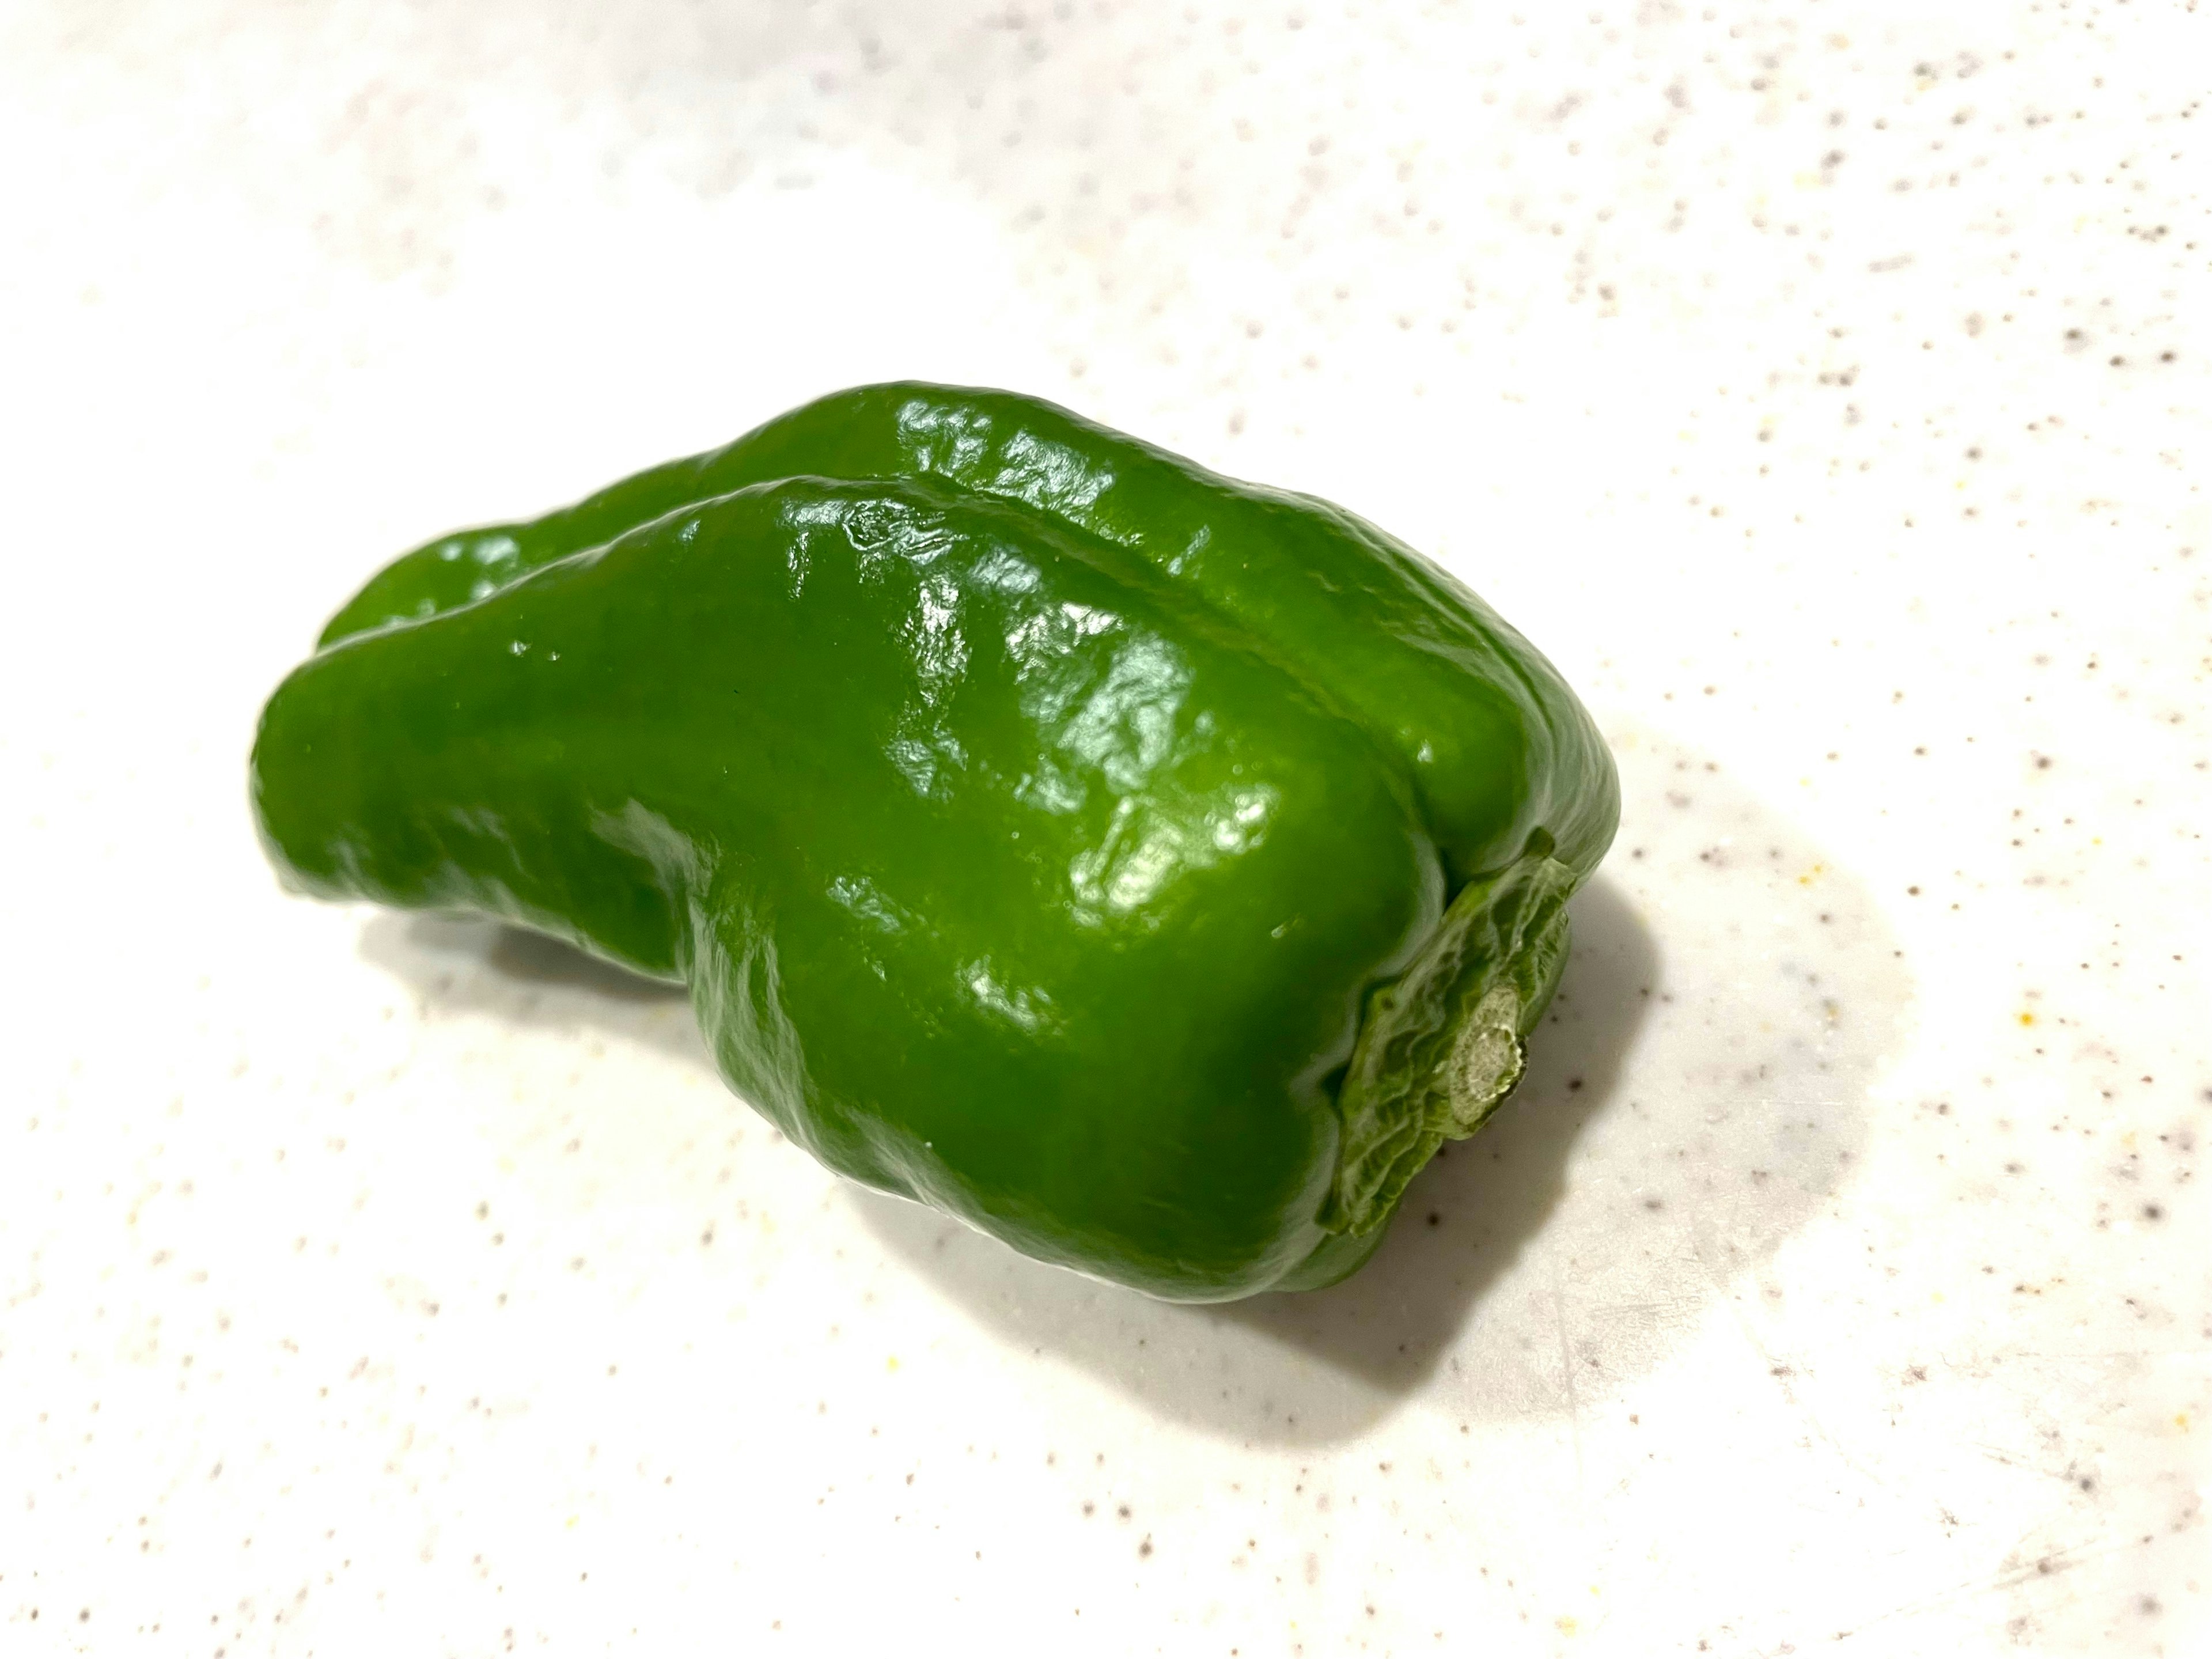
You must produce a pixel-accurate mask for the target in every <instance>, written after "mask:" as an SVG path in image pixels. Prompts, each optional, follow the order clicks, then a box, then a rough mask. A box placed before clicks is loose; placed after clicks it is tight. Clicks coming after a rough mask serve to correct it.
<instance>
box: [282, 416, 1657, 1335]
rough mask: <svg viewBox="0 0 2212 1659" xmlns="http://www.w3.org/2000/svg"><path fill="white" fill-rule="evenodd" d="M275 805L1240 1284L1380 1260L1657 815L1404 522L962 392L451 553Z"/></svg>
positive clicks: (1042, 1218) (948, 1187)
mask: <svg viewBox="0 0 2212 1659" xmlns="http://www.w3.org/2000/svg"><path fill="white" fill-rule="evenodd" d="M252 793H253V802H254V807H255V811H256V814H257V818H258V823H259V826H260V829H261V834H262V837H263V840H264V845H265V846H266V847H267V848H268V850H269V853H270V857H271V859H272V860H273V861H274V862H275V863H276V866H277V869H278V871H279V872H280V874H281V876H282V877H283V879H284V880H285V882H286V883H287V884H288V885H289V886H291V887H293V888H295V889H296V890H301V891H303V892H307V893H311V894H314V895H318V896H326V897H332V898H345V899H362V898H367V899H372V900H375V901H377V902H382V903H386V904H394V905H400V906H406V907H411V908H439V909H461V910H467V911H472V912H476V913H479V914H483V915H493V916H497V917H501V918H504V919H506V920H507V921H513V922H517V923H520V924H521V925H524V926H526V927H535V928H538V929H540V930H543V931H544V932H547V933H552V934H555V935H556V936H558V937H560V938H562V939H568V940H569V941H571V942H573V943H574V944H576V945H580V946H581V947H582V948H584V949H586V950H587V951H592V952H594V953H595V954H597V955H599V956H601V957H605V958H607V959H609V960H611V961H614V962H617V963H622V964H623V965H625V966H627V967H629V968H631V969H635V970H636V971H638V972H641V973H645V974H649V975H656V976H659V977H662V978H666V979H671V980H680V981H684V982H686V983H688V984H689V986H690V990H691V994H692V998H693V1002H694V1006H695V1007H696V1010H697V1012H698V1016H699V1019H700V1022H701V1025H702V1030H703V1031H704V1032H705V1034H706V1036H707V1038H708V1042H709V1044H710V1045H711V1047H712V1048H713V1050H714V1054H715V1057H716V1060H717V1062H718V1064H719V1066H720V1069H721V1071H722V1073H723V1074H724V1076H725V1077H726V1079H728V1081H729V1082H730V1084H731V1085H732V1087H733V1088H734V1089H735V1090H736V1091H738V1093H740V1094H741V1095H743V1096H744V1097H745V1098H746V1099H748V1100H749V1101H750V1102H751V1103H753V1104H754V1105H755V1106H756V1107H757V1108H758V1109H760V1110H762V1111H763V1113H765V1114H766V1115H769V1117H770V1118H772V1119H773V1120H774V1121H775V1122H776V1123H777V1124H778V1125H779V1126H780V1127H781V1128H782V1129H783V1130H784V1131H785V1133H787V1134H788V1135H789V1136H790V1137H791V1138H792V1139H793V1140H794V1141H796V1142H797V1143H799V1145H801V1146H805V1147H806V1148H807V1149H808V1150H809V1151H811V1152H813V1153H814V1155H815V1156H816V1157H817V1158H820V1159H821V1160H822V1161H823V1163H824V1164H828V1165H829V1166H830V1167H831V1168H833V1169H836V1170H840V1171H842V1172H843V1173H844V1174H847V1175H848V1176H852V1177H854V1179H856V1180H860V1181H863V1182H867V1183H868V1184H870V1185H872V1186H874V1187H878V1188H884V1189H885V1190H888V1191H891V1192H895V1193H898V1194H903V1195H905V1196H907V1197H910V1198H914V1199H916V1200H921V1201H922V1202H925V1203H928V1204H932V1205H934V1206H937V1207H939V1208H940V1209H942V1210H945V1211H946V1212H950V1213H951V1214H953V1215H957V1216H958V1217H960V1218H963V1219H964V1220H966V1221H968V1222H969V1223H971V1224H972V1225H975V1226H977V1227H979V1228H981V1229H982V1230H983V1231H987V1232H989V1233H992V1234H994V1235H995V1236H997V1237H1000V1238H1001V1239H1003V1240H1005V1241H1006V1242H1007V1243H1010V1244H1012V1245H1013V1246H1014V1247H1015V1248H1016V1249H1020V1250H1023V1251H1025V1252H1027V1253H1028V1254H1030V1255H1035V1256H1037V1257H1040V1258H1042V1259H1044V1260H1047V1261H1054V1262H1058V1263H1060V1264H1062V1265H1065V1266H1067V1267H1073V1268H1075V1269H1078V1270H1079V1271H1082V1272H1085V1273H1091V1274H1093V1275H1095V1276H1097V1277H1100V1278H1103V1279H1111V1280H1115V1281H1117V1282H1120V1283H1123V1284H1127V1285H1133V1286H1135V1287H1136V1288H1138V1289H1139V1290H1142V1291H1147V1292H1149V1293H1151V1294H1153V1295H1156V1296H1161V1297H1172V1298H1176V1299H1181V1300H1190V1301H1209V1300H1223V1299H1227V1298H1231V1297H1239V1296H1244V1295H1249V1294H1252V1293H1254V1292H1256V1291H1266V1290H1271V1289H1297V1288H1305V1287H1310V1286H1313V1285H1321V1284H1325V1283H1328V1282H1332V1281H1333V1280H1334V1279H1338V1278H1340V1277H1342V1276H1343V1275H1344V1274H1345V1273H1349V1272H1351V1271H1352V1269H1353V1268H1355V1267H1358V1265H1359V1264H1360V1262H1362V1261H1364V1260H1365V1259H1366V1257H1367V1256H1368V1255H1370V1254H1371V1252H1372V1250H1373V1249H1374V1247H1375V1245H1376V1243H1378V1242H1379V1241H1380V1239H1381V1237H1382V1236H1383V1230H1384V1227H1385V1225H1386V1224H1387V1222H1388V1219H1389V1214H1390V1212H1391V1211H1392V1209H1393V1208H1394V1207H1395V1205H1396V1202H1397V1200H1398V1198H1399V1196H1400V1194H1401V1193H1402V1192H1403V1190H1404V1188H1405V1186H1406V1183H1407V1182H1408V1181H1409V1180H1410V1179H1411V1178H1412V1177H1413V1175H1414V1174H1415V1173H1417V1172H1418V1171H1419V1169H1420V1168H1421V1166H1422V1165H1423V1164H1425V1163H1426V1162H1427V1160H1428V1159H1429V1158H1430V1157H1431V1156H1432V1155H1433V1154H1434V1152H1435V1151H1436V1149H1437V1146H1439V1145H1441V1144H1442V1143H1443V1140H1444V1139H1449V1138H1454V1137H1457V1136H1462V1135H1465V1134H1469V1133H1473V1132H1474V1130H1475V1129H1476V1128H1477V1127H1480V1123H1481V1122H1482V1121H1483V1120H1484V1118H1485V1117H1486V1116H1487V1115H1488V1114H1489V1113H1490V1112H1491V1111H1492V1110H1493V1109H1495V1107H1496V1106H1497V1104H1498V1102H1499V1101H1500V1100H1502V1099H1503V1098H1504V1097H1505V1095H1506V1094H1507V1092H1508V1091H1510V1089H1511V1088H1512V1086H1513V1085H1514V1083H1515V1082H1516V1081H1517V1079H1518V1078H1519V1076H1520V1072H1521V1066H1522V1054H1523V1042H1524V1040H1525V1038H1526V1036H1527V1034H1528V1031H1529V1030H1531V1029H1532V1028H1533V1027H1534V1024H1535V1022H1536V1019H1537V1018H1538V1016H1539V1015H1540V1014H1541V1012H1542V1010H1543V1007H1544V1005H1545V1003H1546V1002H1547V1000H1548V999H1549V998H1550V996H1551V994H1552V991H1553V987H1554V985H1555V984H1556V981H1557V978H1558V975H1559V968H1560V965H1561V963H1562V962H1563V961H1564V957H1565V942H1566V916H1565V902H1566V900H1567V897H1568V896H1569V895H1570V894H1571V892H1572V891H1573V890H1574V889H1575V888H1576V886H1577V885H1578V884H1580V882H1581V881H1583V879H1584V878H1587V877H1588V875H1589V872H1591V870H1593V869H1594V868H1595V866H1596V864H1597V862H1598V860H1600V859H1601V857H1602V856H1603V854H1604V852H1605V848H1606V847H1607V843H1608V842H1610V840H1611V838H1612V836H1613V830H1614V827H1615V823H1616V821H1617V818H1618V814H1619V805H1618V789H1617V785H1616V783H1615V780H1614V775H1613V765H1612V762H1611V759H1610V757H1608V756H1607V752H1606V750H1605V746H1604V744H1603V742H1602V741H1601V738H1599V736H1598V734H1597V732H1596V729H1595V726H1594V725H1593V724H1592V722H1591V721H1590V720H1589V716H1588V714H1586V713H1585V712H1584V711H1583V708H1582V707H1581V705H1580V704H1579V702H1577V700H1576V699H1575V697H1574V695H1573V693H1572V692H1571V690H1569V689H1568V688H1567V686H1566V685H1565V683H1564V682H1563V681H1562V680H1561V679H1560V678H1559V675H1558V673H1557V672H1556V671H1554V670H1553V668H1552V667H1551V665H1549V664H1548V663H1547V662H1546V661H1545V660H1544V659H1543V658H1542V657H1541V655H1540V654H1538V653H1537V652H1536V651H1535V650H1534V648H1533V647H1530V646H1529V645H1528V642H1527V641H1524V640H1522V638H1521V636H1520V635H1517V634H1516V633H1515V632H1514V631H1513V630H1512V629H1510V627H1509V626H1507V625H1506V624H1505V623H1504V622H1503V621H1502V620H1501V619H1499V618H1498V617H1497V616H1496V615H1495V614H1494V613H1493V612H1492V611H1490V610H1489V609H1488V608H1487V607H1486V606H1485V605H1483V604H1482V602H1481V601H1480V599H1476V598H1475V597H1474V594H1472V593H1471V592H1468V590H1467V589H1466V588H1464V587H1463V586H1461V585H1460V584H1458V583H1457V582H1456V581H1455V580H1453V579H1452V578H1451V577H1449V575H1447V574H1444V573H1443V572H1442V571H1441V570H1439V569H1438V568H1436V567H1435V566H1433V565H1432V564H1431V563H1429V562H1427V561H1425V560H1424V559H1423V558H1421V557H1420V556H1419V555H1417V554H1415V553H1413V551H1411V550H1408V549H1407V548H1406V547H1404V546H1403V545H1402V544H1399V543H1397V542H1395V540H1393V539H1392V538H1389V537H1388V536H1386V535H1384V534H1383V532H1380V531H1378V530H1376V529H1375V528H1373V527H1372V526H1369V525H1367V524H1365V523H1364V522H1363V521H1362V520H1358V519H1356V518H1354V517H1352V515H1351V514H1349V513H1345V512H1343V511H1342V510H1341V509H1339V508H1337V507H1332V506H1330V505H1328V503H1326V502H1322V501H1316V500H1314V499H1312V498H1310V497H1306V496H1301V495H1292V494H1289V493H1287V492H1283V491H1279V490H1273V489H1264V488H1261V487H1258V486H1255V485H1251V484H1247V483H1238V482H1236V481H1233V480H1231V479H1228V478H1225V477H1220V476H1218V475H1217V474H1214V473H1212V472H1209V471H1206V470H1205V469H1203V468H1200V467H1199V466H1197V465H1194V464H1193V463H1191V462H1189V461H1187V460H1183V459H1180V458H1178V457H1176V456H1174V455H1171V454H1169V453H1166V452H1164V451H1161V450H1158V449H1157V448H1154V447H1152V446H1149V445H1146V444H1144V443H1142V442H1139V441H1137V440H1134V439H1132V438H1128V437H1126V436H1124V435H1120V434H1117V433H1114V432H1111V431H1109V430H1107V429H1105V428H1101V427H1098V426H1097V425H1094V424H1092V423H1091V422H1086V421H1085V420H1083V419H1081V418H1080V417H1079V416H1074V415H1073V414H1070V413H1069V412H1067V411H1066V410H1061V409H1059V408H1056V407H1054V406H1053V405H1051V404H1045V403H1042V402H1040V401H1038V400H1036V399H1033V398H1024V397H1021V396H1018V395H1017V394H1013V393H1010V392H986V391H971V390H963V389H958V388H951V387H943V386H926V385H919V384H900V385H889V386H865V387H860V388H857V389H854V390H853V391H849V392H839V393H836V394H834V395H832V396H830V397H828V398H822V399H820V400H819V401H817V402H816V403H813V404H807V405H806V406H805V407H804V408H801V409H799V410H794V411H793V412H792V413H791V414H789V415H787V416H783V417H781V419H779V420H776V421H774V422H769V424H768V425H766V426H763V427H762V428H758V429H757V430H756V431H754V432H752V433H750V434H748V435H746V436H744V437H743V438H740V439H739V440H738V441H736V442H735V443H733V444H732V445H730V446H728V447H726V448H723V449H720V450H717V451H714V452H711V453H708V454H705V455H701V456H697V457H694V458H691V459H686V460H682V461H678V462H674V463H671V464H670V465H666V466H663V467H659V468H656V469H654V470H653V471H648V472H645V473H641V474H639V475H638V476H636V477H633V478H630V479H628V480H625V481H624V482H623V483H618V484H616V485H614V486H613V487H612V488H611V489H606V490H605V491H602V492H601V493H600V494H599V495H593V496H592V497H590V498H588V499H587V500H586V501H582V502H580V504H578V505H577V506H575V507H570V508H568V509H565V510H563V511H561V512H557V513H551V514H549V515H547V516H546V517H544V518H542V519H538V520H533V521H531V522H528V523H522V524H510V525H502V526H492V527H489V528H485V529H481V530H477V531H471V532H464V533H461V534H459V535H454V536H450V537H447V538H441V539H440V540H438V541H435V542H432V543H430V544H428V545H426V546H424V547H422V548H420V549H417V550H416V551H414V552H412V553H410V554H407V555H405V556H403V557H402V558H400V559H398V561H396V562H394V563H393V564H392V565H391V566H390V567H388V568H386V570H384V571H383V572H381V573H380V574H378V575H377V576H376V577H375V578H374V579H373V580H371V581H370V582H369V583H368V586H366V587H364V588H363V589H362V592H360V593H359V594H358V595H357V596H356V598H355V599H353V600H352V601H350V602H349V604H348V605H346V606H345V607H344V608H343V610H342V611H340V612H339V613H338V615H337V617H336V618H334V619H333V621H332V622H331V624H330V625H329V627H328V629H326V630H325V634H324V635H323V638H322V640H321V641H320V643H319V647H318V649H317V651H316V653H314V654H313V656H312V657H310V658H309V659H307V661H306V662H305V663H304V664H302V665H301V666H300V667H299V668H298V669H297V670H296V671H294V673H293V674H292V675H291V676H290V677H289V678H288V679H287V680H286V681H285V682H284V684H283V685H282V686H281V687H279V688H278V690H277V691H276V695H275V696H273V697H272V698H271V699H270V702H269V704H268V706H267V708H265V709H264V713H263V715H262V721H261V727H260V732H259V734H258V739H257V742H256V744H255V747H254V753H253V761H252Z"/></svg>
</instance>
